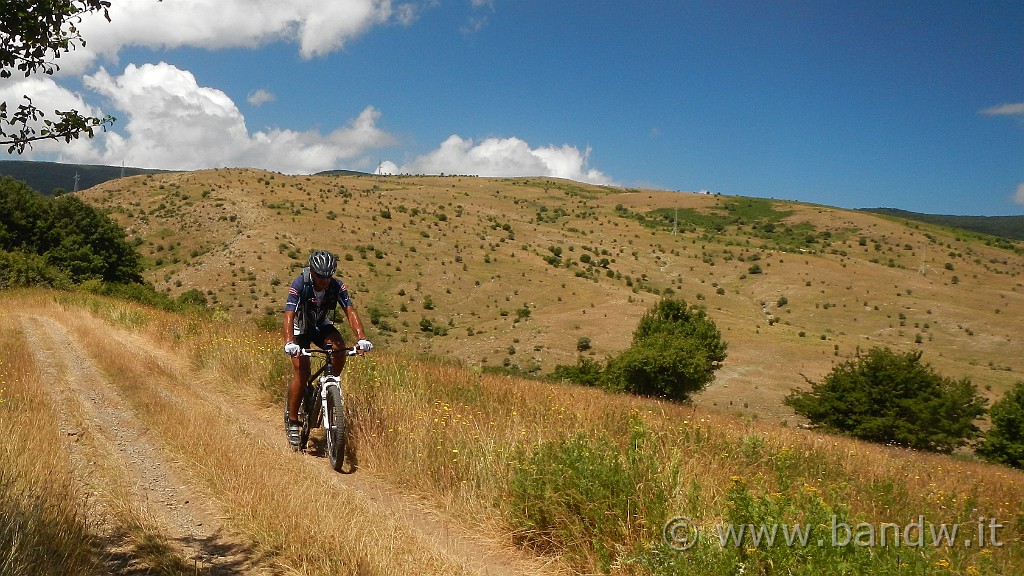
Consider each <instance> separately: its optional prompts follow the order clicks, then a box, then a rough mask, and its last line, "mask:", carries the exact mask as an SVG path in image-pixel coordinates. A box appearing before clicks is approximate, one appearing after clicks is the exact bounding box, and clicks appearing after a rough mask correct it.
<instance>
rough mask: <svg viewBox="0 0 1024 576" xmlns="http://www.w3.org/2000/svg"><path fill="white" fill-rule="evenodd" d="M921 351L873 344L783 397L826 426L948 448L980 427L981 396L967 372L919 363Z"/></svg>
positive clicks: (920, 446) (933, 448) (886, 439)
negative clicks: (946, 372)
mask: <svg viewBox="0 0 1024 576" xmlns="http://www.w3.org/2000/svg"><path fill="white" fill-rule="evenodd" d="M920 360H921V352H920V351H918V352H908V353H906V354H898V353H895V352H893V351H892V350H890V349H888V348H884V347H875V348H872V349H871V350H870V351H868V353H867V354H864V355H861V354H860V353H859V352H858V354H857V356H856V357H855V358H853V359H852V360H848V361H846V362H844V363H842V364H840V365H838V366H836V367H835V368H834V369H833V370H832V372H831V373H829V374H828V375H827V376H826V377H825V379H824V380H822V381H821V382H811V381H810V380H808V382H809V383H810V384H811V390H810V391H801V390H794V391H793V392H792V393H791V394H790V395H789V396H787V397H786V399H785V403H786V404H787V405H789V406H790V407H792V408H793V409H794V410H795V411H796V413H797V414H800V415H802V416H805V417H807V418H808V419H809V420H810V421H811V422H813V423H815V424H820V425H822V426H824V427H825V428H826V429H827V430H830V431H835V432H840V433H845V434H849V435H851V436H853V437H855V438H860V439H862V440H868V441H871V442H878V443H883V444H894V445H897V446H906V447H909V448H916V449H920V450H930V451H934V452H943V453H948V452H952V451H953V450H954V449H956V448H957V447H959V446H962V445H964V444H966V443H967V441H968V440H970V439H973V438H976V437H977V436H978V435H979V433H980V430H979V429H978V427H977V426H976V425H975V424H974V421H975V420H976V419H977V418H979V417H980V416H982V415H983V414H984V413H985V400H984V399H983V398H981V397H980V396H978V394H977V388H976V387H975V386H974V385H973V384H971V381H970V380H969V379H967V378H964V379H963V380H958V381H957V380H952V379H949V378H944V377H942V376H940V375H938V374H936V373H935V372H934V371H933V370H932V369H931V368H930V367H929V366H927V365H922V364H921V362H920Z"/></svg>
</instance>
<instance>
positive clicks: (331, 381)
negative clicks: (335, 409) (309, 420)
mask: <svg viewBox="0 0 1024 576" xmlns="http://www.w3.org/2000/svg"><path fill="white" fill-rule="evenodd" d="M331 386H336V387H337V388H338V389H339V390H341V379H340V378H338V377H337V376H322V377H321V378H320V414H322V415H323V422H324V430H326V431H327V432H328V433H329V432H331V431H332V430H333V429H334V427H335V426H336V425H337V423H336V422H333V421H331V418H332V415H331V413H330V411H329V410H328V409H327V396H328V391H329V390H330V387H331Z"/></svg>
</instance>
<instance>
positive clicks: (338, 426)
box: [324, 386, 346, 472]
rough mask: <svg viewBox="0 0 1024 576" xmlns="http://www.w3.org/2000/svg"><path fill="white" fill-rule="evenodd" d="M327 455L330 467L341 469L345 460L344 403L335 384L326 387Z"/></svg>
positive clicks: (336, 469)
mask: <svg viewBox="0 0 1024 576" xmlns="http://www.w3.org/2000/svg"><path fill="white" fill-rule="evenodd" d="M324 416H325V418H324V423H325V424H327V455H328V457H329V458H330V459H331V468H334V470H335V471H338V472H340V471H341V465H342V464H343V463H344V461H345V431H346V428H345V405H344V404H343V402H342V399H341V389H340V388H339V387H337V386H328V387H327V414H325V415H324Z"/></svg>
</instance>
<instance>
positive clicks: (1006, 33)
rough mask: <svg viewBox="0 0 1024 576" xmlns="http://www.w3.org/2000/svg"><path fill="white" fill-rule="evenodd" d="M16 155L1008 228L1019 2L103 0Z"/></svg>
mask: <svg viewBox="0 0 1024 576" xmlns="http://www.w3.org/2000/svg"><path fill="white" fill-rule="evenodd" d="M111 18H112V22H110V23H107V22H105V21H102V20H96V19H88V20H87V21H86V22H84V23H83V26H82V28H83V30H84V34H85V38H86V40H87V41H88V42H89V44H88V45H87V46H86V47H85V48H83V49H79V50H76V51H75V53H73V54H71V55H69V57H68V58H62V62H61V64H62V71H61V73H59V74H58V75H57V76H55V77H54V78H52V79H50V78H43V79H39V80H36V79H33V80H34V82H28V81H26V80H24V79H19V78H12V79H10V80H5V81H0V96H2V97H3V99H4V100H7V101H11V100H17V99H18V98H20V95H21V94H25V93H31V94H32V95H33V99H34V100H39V99H46V98H50V99H52V100H53V102H54V106H57V105H58V104H62V103H69V102H70V103H72V104H75V105H77V106H78V107H79V108H80V109H81V108H85V109H88V110H95V111H100V112H102V113H110V114H113V115H114V116H116V117H117V118H118V121H117V123H116V124H115V125H114V126H113V128H112V129H111V130H110V131H109V132H107V133H105V134H102V135H100V136H99V137H97V138H96V139H94V140H91V141H81V142H77V143H75V144H73V145H71V146H68V145H59V146H57V145H50V144H39V145H36V146H35V147H34V149H33V150H32V151H31V152H30V153H28V154H26V155H24V157H25V158H29V159H33V158H34V159H45V160H61V161H68V162H90V163H107V164H115V165H119V164H121V163H122V162H124V163H125V164H126V165H130V166H141V167H152V168H167V169H189V170H191V169H198V168H210V167H220V166H254V167H260V168H267V169H271V170H278V171H281V172H285V173H311V172H316V171H319V170H328V169H334V168H347V169H356V170H364V171H368V172H373V171H375V170H382V171H389V172H395V173H433V174H436V173H447V174H451V173H459V174H479V175H483V176H533V175H550V176H559V177H567V178H573V179H576V180H581V181H587V182H593V183H599V184H612V185H619V186H627V187H639V186H643V187H654V188H661V189H667V190H681V191H697V190H710V191H712V192H721V193H723V194H737V195H745V196H758V197H765V198H780V199H792V200H799V201H804V202H813V203H819V204H827V205H832V206H840V207H846V208H858V207H878V206H886V207H895V208H902V209H906V210H913V211H918V212H928V213H941V214H982V215H1007V214H1024V3H1021V2H1016V1H1014V2H1009V1H1006V2H994V1H993V2H952V1H949V2H944V1H932V2H901V3H893V2H801V1H798V2H728V1H722V2H669V1H648V2H643V1H640V2H593V1H588V2H581V1H565V2H557V1H556V2H552V1H550V0H548V1H539V0H537V1H535V0H490V1H487V0H450V1H449V0H426V1H422V2H407V3H401V2H391V1H386V0H334V1H332V2H323V1H314V0H293V1H292V2H287V3H282V2H277V1H269V0H165V1H163V2H157V1H156V0H120V1H119V0H113V7H112V9H111Z"/></svg>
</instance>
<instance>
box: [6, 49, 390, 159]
mask: <svg viewBox="0 0 1024 576" xmlns="http://www.w3.org/2000/svg"><path fill="white" fill-rule="evenodd" d="M32 80H33V81H35V80H36V79H34V78H33V79H32ZM42 82H50V83H51V84H52V80H48V79H43V80H42ZM84 82H85V85H86V86H87V87H88V88H90V89H91V90H93V91H94V92H96V93H97V94H99V95H101V96H103V97H105V98H106V99H107V100H108V101H109V102H110V104H111V108H112V110H111V111H110V112H111V113H112V114H113V115H114V116H117V118H118V121H117V123H116V124H115V125H114V127H113V129H112V130H111V131H108V132H106V133H101V134H98V136H97V137H96V138H95V139H93V140H88V139H81V140H78V141H76V142H75V143H73V144H72V145H70V146H69V145H66V144H63V143H61V144H59V145H58V144H56V143H50V144H47V145H46V146H43V145H36V147H35V148H34V150H33V151H32V152H30V153H29V154H26V156H25V157H26V159H50V156H47V155H46V153H51V155H52V153H57V154H59V157H58V158H57V159H58V160H60V161H64V162H82V163H102V164H113V165H118V164H121V163H122V162H124V163H126V164H128V165H131V166H139V167H144V168H165V169H170V170H196V169H202V168H218V167H248V166H255V167H260V168H266V169H268V170H277V171H280V172H284V173H292V174H300V173H310V172H318V171H321V170H329V169H334V168H340V167H345V168H349V167H355V168H364V169H365V168H368V167H370V158H369V151H370V150H374V149H378V148H382V147H386V146H390V145H393V144H394V143H395V138H394V137H393V136H391V135H390V134H388V133H387V132H385V131H383V130H381V129H379V128H378V127H377V125H376V123H377V121H378V119H379V118H380V112H378V111H377V110H376V109H375V108H374V107H372V106H367V107H366V108H364V109H363V110H362V111H361V112H360V113H359V115H358V116H357V117H356V118H354V119H351V120H349V121H347V122H346V123H345V125H344V126H342V127H340V128H337V129H335V130H333V131H332V132H330V133H328V134H321V133H320V132H318V131H304V132H300V131H295V130H284V129H270V130H267V131H261V132H255V133H250V132H249V131H248V129H247V127H246V124H245V118H244V117H243V116H242V113H241V112H240V111H239V110H238V107H237V106H236V105H235V103H234V102H233V101H232V100H231V99H230V98H229V97H228V96H227V95H226V94H225V93H224V92H222V91H220V90H217V89H215V88H209V87H204V86H200V85H199V84H198V83H197V82H196V79H195V76H193V75H192V73H190V72H188V71H186V70H180V69H178V68H176V67H174V66H172V65H170V64H166V63H159V64H144V65H142V66H135V65H133V64H129V65H128V66H127V67H126V68H125V70H124V73H123V74H122V75H120V76H113V75H111V74H110V73H109V72H107V71H106V69H104V68H100V70H99V71H98V72H96V73H95V74H93V75H91V76H86V77H85V78H84ZM53 87H54V88H55V90H52V92H53V93H54V94H55V95H56V96H57V97H58V100H61V102H60V104H59V105H65V104H64V102H69V103H74V102H75V101H76V100H75V95H74V94H71V93H69V92H67V91H66V90H64V89H61V88H59V87H57V86H56V85H55V84H54V85H53ZM45 93H46V92H45V91H40V90H36V91H35V94H36V96H34V98H36V99H37V102H36V104H37V105H40V106H41V107H43V106H46V107H49V106H51V102H49V101H46V102H45V104H44V103H43V102H42V100H43V98H42V97H43V95H45ZM78 101H79V102H80V99H79V100H78ZM54 102H57V101H56V100H55V101H54ZM55 105H56V104H55ZM65 107H67V106H66V105H65ZM80 109H82V108H81V107H80ZM83 111H88V112H89V113H92V114H95V113H98V111H96V110H91V109H88V108H85V109H83ZM121 111H123V113H122V112H121Z"/></svg>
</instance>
